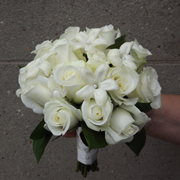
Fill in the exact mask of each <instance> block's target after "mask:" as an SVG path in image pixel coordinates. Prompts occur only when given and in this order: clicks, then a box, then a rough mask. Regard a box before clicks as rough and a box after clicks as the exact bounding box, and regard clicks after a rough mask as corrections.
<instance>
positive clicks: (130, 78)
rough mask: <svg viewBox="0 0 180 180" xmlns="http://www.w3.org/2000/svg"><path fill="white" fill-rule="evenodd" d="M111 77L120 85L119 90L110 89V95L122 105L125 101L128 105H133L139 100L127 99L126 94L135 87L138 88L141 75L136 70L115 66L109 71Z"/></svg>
mask: <svg viewBox="0 0 180 180" xmlns="http://www.w3.org/2000/svg"><path fill="white" fill-rule="evenodd" d="M109 76H110V78H112V79H114V80H115V81H116V83H117V84H118V86H119V89H118V90H114V91H110V92H109V93H110V95H111V97H112V99H113V100H114V101H115V102H116V103H118V104H119V105H121V103H125V104H127V105H132V104H135V103H136V102H137V98H135V99H126V98H123V97H124V96H128V95H129V94H130V93H131V92H132V91H134V89H135V88H136V86H137V84H138V81H139V75H138V74H137V73H136V71H134V70H132V69H130V68H127V67H125V66H124V67H120V66H119V67H115V68H112V70H111V71H110V73H109Z"/></svg>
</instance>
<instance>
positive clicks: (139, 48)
mask: <svg viewBox="0 0 180 180" xmlns="http://www.w3.org/2000/svg"><path fill="white" fill-rule="evenodd" d="M132 49H133V50H134V51H135V52H136V54H137V56H138V57H139V58H145V57H146V56H148V55H152V54H151V52H150V51H149V50H148V49H145V48H143V47H142V46H141V45H139V43H138V41H137V40H136V39H135V40H134V44H133V46H132Z"/></svg>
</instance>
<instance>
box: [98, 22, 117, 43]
mask: <svg viewBox="0 0 180 180" xmlns="http://www.w3.org/2000/svg"><path fill="white" fill-rule="evenodd" d="M99 36H100V37H101V38H103V39H105V40H106V42H107V44H108V46H109V45H111V44H114V43H115V38H116V37H119V36H120V31H119V30H117V31H116V30H114V27H113V25H112V24H110V25H106V26H103V27H102V28H101V31H100V32H99Z"/></svg>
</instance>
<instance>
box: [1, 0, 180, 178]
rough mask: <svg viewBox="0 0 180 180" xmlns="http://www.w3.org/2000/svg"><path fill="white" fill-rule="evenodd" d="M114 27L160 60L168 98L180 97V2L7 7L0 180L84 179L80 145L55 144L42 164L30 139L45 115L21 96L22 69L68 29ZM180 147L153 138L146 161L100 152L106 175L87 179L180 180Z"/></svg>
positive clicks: (116, 150)
mask: <svg viewBox="0 0 180 180" xmlns="http://www.w3.org/2000/svg"><path fill="white" fill-rule="evenodd" d="M107 24H113V25H114V26H115V28H120V30H121V33H122V34H125V33H126V34H127V40H134V38H137V40H138V41H139V42H140V43H141V44H142V45H143V46H144V47H146V48H148V49H149V50H150V51H151V52H152V54H153V56H151V57H149V58H148V65H151V66H153V67H154V68H155V69H156V70H157V72H158V75H159V81H160V84H161V86H162V88H163V90H162V93H170V94H180V31H179V27H180V2H179V1H178V0H173V1H169V0H162V1H158V0H154V1H150V0H141V1H140V0H134V1H132V0H126V1H124V0H121V1H117V0H111V1H107V0H101V1H100V0H91V1H90V0H76V1H74V0H68V1H63V0H59V1H58V0H51V1H48V0H36V1H29V0H0V82H1V86H0V92H1V98H0V109H1V110H0V179H2V180H26V179H27V180H31V179H32V180H34V179H37V180H48V179H51V180H58V179H63V180H68V179H69V180H70V179H74V180H76V179H84V178H83V177H81V175H80V173H76V172H75V166H76V143H75V139H65V138H59V139H57V140H55V141H53V142H50V143H49V145H48V146H47V148H46V151H45V153H44V155H43V158H42V159H41V161H40V164H39V165H37V164H36V161H35V157H34V155H33V151H32V142H31V141H30V140H29V135H30V133H31V132H32V130H33V129H34V128H35V126H36V125H37V124H38V122H39V120H40V119H41V118H42V117H41V116H40V115H37V114H34V113H33V112H32V111H31V110H30V109H27V108H25V106H24V105H23V104H22V103H21V101H20V99H18V98H17V97H16V95H15V91H16V89H17V88H18V87H19V86H18V82H17V79H18V73H19V72H18V71H19V70H18V65H21V64H22V65H23V64H27V62H29V61H31V60H32V59H33V57H34V56H33V55H31V51H32V50H34V48H35V46H36V44H39V43H41V42H43V41H44V40H47V39H48V40H51V39H52V40H55V39H57V38H59V36H60V35H61V34H62V33H63V32H64V30H65V29H66V28H67V27H69V26H80V27H81V30H83V29H84V28H85V27H90V28H92V27H101V26H104V25H107ZM179 152H180V146H177V145H174V144H171V143H168V142H164V141H161V140H158V139H154V138H151V137H147V143H146V146H145V148H144V149H143V150H142V152H141V154H140V156H139V157H136V156H135V155H134V154H133V153H132V152H131V151H130V150H129V149H128V147H126V146H125V145H121V144H118V145H115V146H112V147H110V146H109V147H107V148H104V149H102V150H100V151H99V154H98V161H99V167H100V171H99V172H98V173H90V174H88V177H87V178H85V179H88V180H90V179H93V180H96V179H98V180H99V179H103V180H109V179H111V180H115V179H119V180H179V179H180V153H179Z"/></svg>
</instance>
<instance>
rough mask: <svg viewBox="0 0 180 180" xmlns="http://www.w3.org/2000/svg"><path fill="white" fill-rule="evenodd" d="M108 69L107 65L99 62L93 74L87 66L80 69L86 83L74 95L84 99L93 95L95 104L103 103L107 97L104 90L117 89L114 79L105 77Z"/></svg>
mask: <svg viewBox="0 0 180 180" xmlns="http://www.w3.org/2000/svg"><path fill="white" fill-rule="evenodd" d="M108 70H109V66H108V65H105V64H101V65H100V66H99V67H98V68H97V69H96V71H95V72H94V74H93V73H92V71H90V70H89V69H87V68H83V69H81V74H82V75H81V77H82V79H83V80H84V82H85V83H86V84H87V85H85V86H84V87H83V88H82V89H80V90H79V91H78V92H76V95H77V96H78V97H79V98H81V99H84V100H88V99H90V98H92V97H94V99H95V101H96V103H97V104H99V105H103V104H104V103H105V102H106V101H107V99H108V95H107V92H106V91H111V90H117V89H119V87H118V85H117V83H116V82H115V80H113V79H112V78H109V79H106V76H107V74H108Z"/></svg>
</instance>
